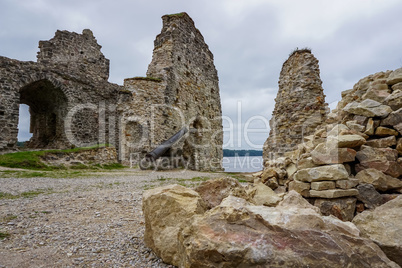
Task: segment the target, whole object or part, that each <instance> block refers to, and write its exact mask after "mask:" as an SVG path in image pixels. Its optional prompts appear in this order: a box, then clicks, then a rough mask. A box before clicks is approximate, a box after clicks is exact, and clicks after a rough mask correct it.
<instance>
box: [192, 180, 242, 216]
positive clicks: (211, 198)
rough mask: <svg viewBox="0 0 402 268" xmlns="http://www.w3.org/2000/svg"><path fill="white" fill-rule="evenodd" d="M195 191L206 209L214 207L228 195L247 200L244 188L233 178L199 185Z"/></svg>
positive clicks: (209, 181)
mask: <svg viewBox="0 0 402 268" xmlns="http://www.w3.org/2000/svg"><path fill="white" fill-rule="evenodd" d="M195 191H196V192H197V193H199V194H200V196H201V198H202V199H203V200H204V201H205V203H206V204H207V206H208V209H210V208H213V207H216V206H217V205H219V204H220V203H221V202H222V200H223V199H224V198H226V197H228V196H229V195H233V196H237V197H241V198H244V199H246V200H248V199H249V197H248V195H247V193H246V191H245V189H244V187H243V186H242V185H241V184H240V183H239V182H238V181H237V180H236V179H233V178H228V177H226V178H220V179H214V180H208V181H204V182H203V183H201V184H200V185H199V186H198V187H197V188H195Z"/></svg>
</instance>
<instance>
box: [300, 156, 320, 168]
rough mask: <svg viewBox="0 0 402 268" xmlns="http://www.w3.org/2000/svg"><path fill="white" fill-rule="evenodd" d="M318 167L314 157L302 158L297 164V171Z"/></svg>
mask: <svg viewBox="0 0 402 268" xmlns="http://www.w3.org/2000/svg"><path fill="white" fill-rule="evenodd" d="M317 166H318V165H316V164H314V161H313V158H312V157H307V158H302V159H300V160H299V161H298V162H297V169H304V168H313V167H317Z"/></svg>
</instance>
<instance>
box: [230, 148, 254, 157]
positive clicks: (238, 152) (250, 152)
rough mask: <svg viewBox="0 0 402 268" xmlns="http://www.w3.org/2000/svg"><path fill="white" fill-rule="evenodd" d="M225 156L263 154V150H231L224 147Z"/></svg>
mask: <svg viewBox="0 0 402 268" xmlns="http://www.w3.org/2000/svg"><path fill="white" fill-rule="evenodd" d="M223 156H224V157H225V156H226V157H231V156H262V151H259V150H229V149H223Z"/></svg>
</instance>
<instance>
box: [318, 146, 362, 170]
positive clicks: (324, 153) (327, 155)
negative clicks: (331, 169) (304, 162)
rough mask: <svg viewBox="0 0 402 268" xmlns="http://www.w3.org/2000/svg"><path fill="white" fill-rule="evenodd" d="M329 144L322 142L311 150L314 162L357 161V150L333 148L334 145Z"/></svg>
mask: <svg viewBox="0 0 402 268" xmlns="http://www.w3.org/2000/svg"><path fill="white" fill-rule="evenodd" d="M328 145H329V144H327V143H320V144H318V145H317V147H316V148H315V149H314V150H313V151H312V152H311V158H312V159H313V163H314V164H316V165H324V164H342V163H344V162H352V161H355V156H356V151H355V150H353V149H350V148H333V146H331V145H329V146H328ZM331 147H332V148H331Z"/></svg>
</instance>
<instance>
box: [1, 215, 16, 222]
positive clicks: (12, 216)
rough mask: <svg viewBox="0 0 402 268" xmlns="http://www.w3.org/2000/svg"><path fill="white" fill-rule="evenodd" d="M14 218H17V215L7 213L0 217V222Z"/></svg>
mask: <svg viewBox="0 0 402 268" xmlns="http://www.w3.org/2000/svg"><path fill="white" fill-rule="evenodd" d="M16 218H17V216H15V215H7V216H5V217H3V218H0V222H9V221H12V220H15V219H16Z"/></svg>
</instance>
